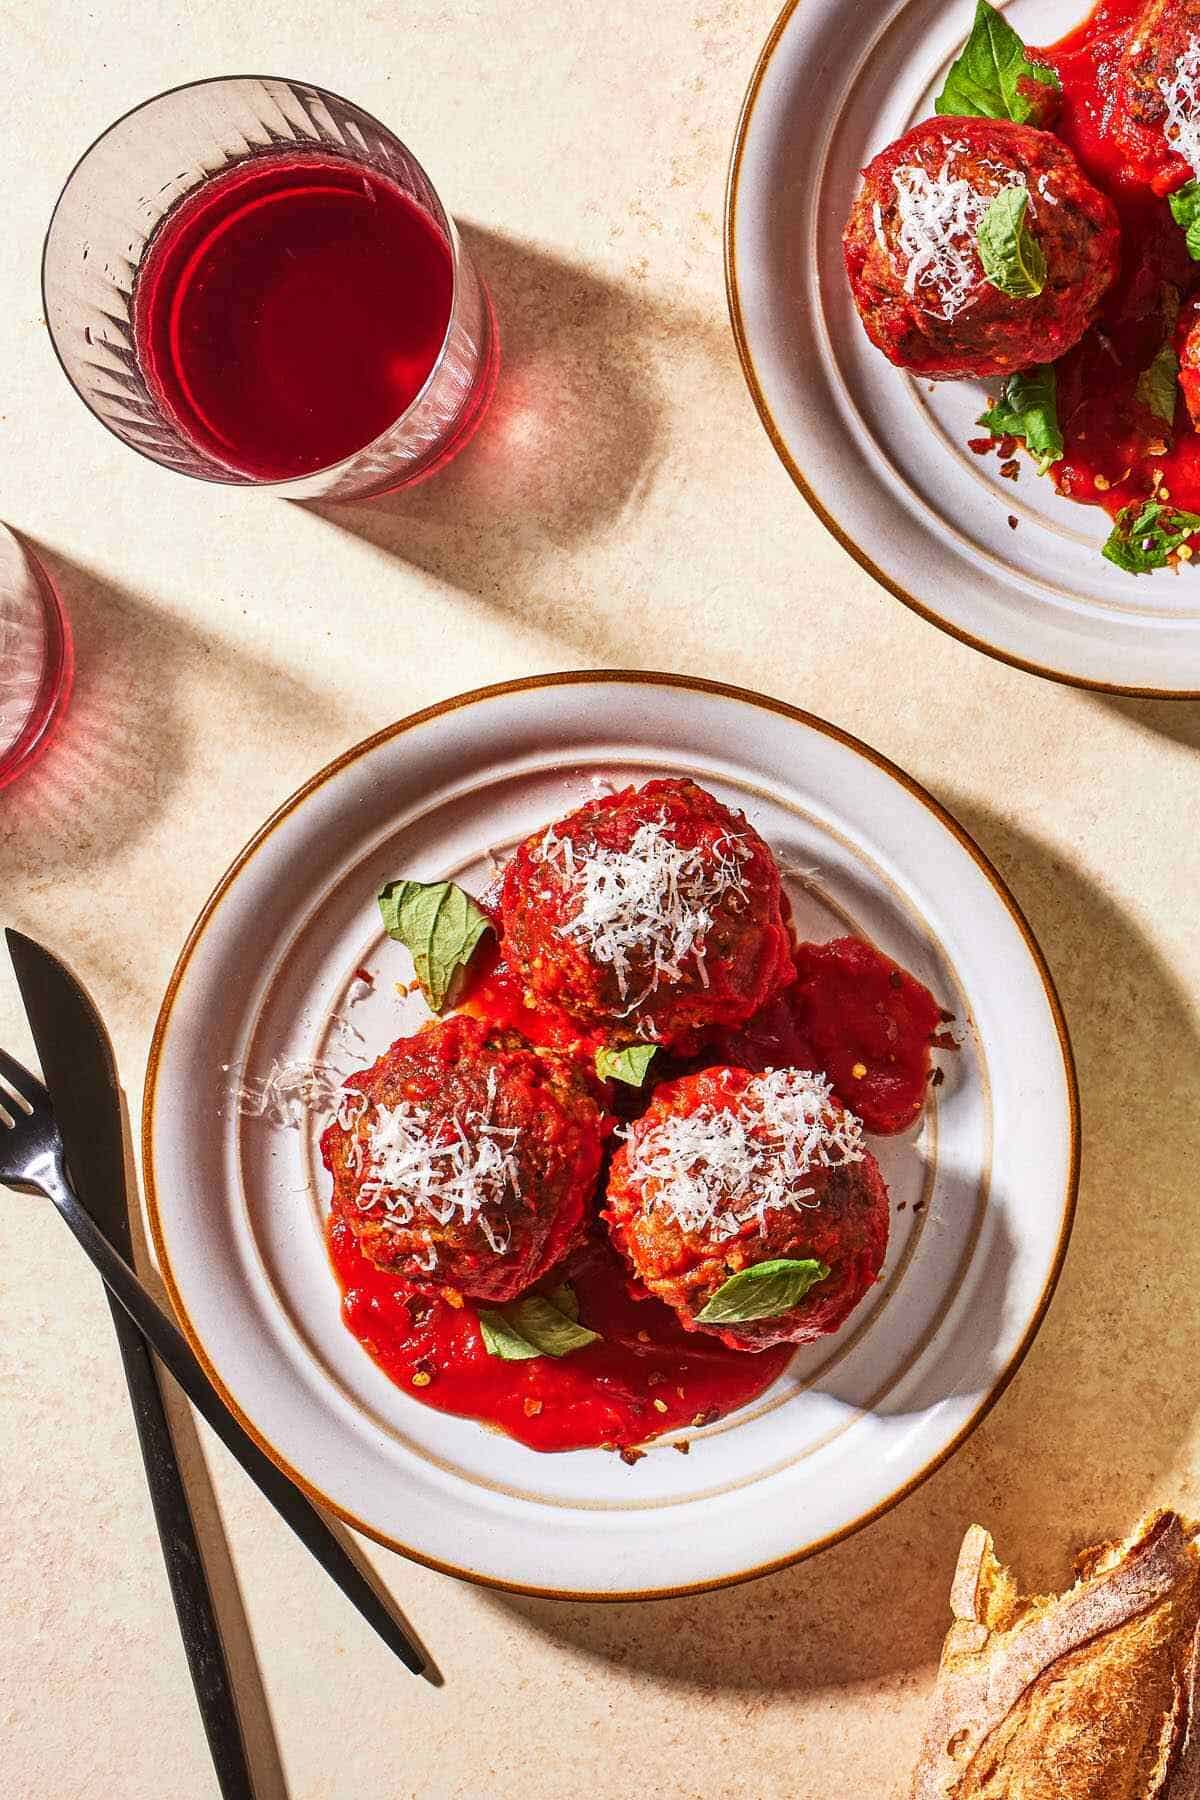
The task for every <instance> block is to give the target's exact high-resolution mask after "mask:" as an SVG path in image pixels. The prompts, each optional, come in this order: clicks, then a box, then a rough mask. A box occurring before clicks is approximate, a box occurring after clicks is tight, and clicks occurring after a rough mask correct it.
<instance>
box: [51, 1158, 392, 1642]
mask: <svg viewBox="0 0 1200 1800" xmlns="http://www.w3.org/2000/svg"><path fill="white" fill-rule="evenodd" d="M39 1182H40V1183H41V1185H42V1189H43V1192H44V1193H45V1194H46V1195H47V1197H48V1198H49V1199H51V1200H52V1201H53V1202H54V1204H55V1206H56V1207H57V1208H58V1211H59V1213H60V1214H61V1216H62V1218H63V1220H64V1222H65V1223H66V1224H67V1225H68V1226H69V1227H70V1229H71V1231H72V1233H73V1234H74V1236H75V1238H76V1240H77V1241H78V1243H79V1244H80V1245H81V1246H82V1247H83V1249H84V1250H85V1251H86V1252H87V1254H88V1256H89V1257H90V1258H91V1260H92V1262H93V1263H94V1264H95V1265H96V1267H97V1269H99V1271H100V1273H101V1275H102V1276H103V1277H104V1280H105V1283H106V1284H107V1286H108V1288H109V1289H110V1291H111V1292H112V1293H113V1294H114V1295H115V1296H116V1298H117V1299H118V1300H119V1301H120V1303H121V1305H122V1306H123V1307H124V1308H125V1311H126V1312H127V1313H128V1314H129V1315H130V1317H131V1318H132V1319H133V1321H134V1324H135V1325H136V1326H137V1328H138V1330H139V1331H140V1332H141V1333H142V1336H143V1337H144V1338H145V1339H146V1341H147V1343H148V1344H149V1345H150V1346H151V1348H152V1349H153V1350H154V1351H155V1352H156V1353H157V1355H158V1357H159V1360H160V1361H161V1362H162V1364H163V1366H164V1367H165V1368H166V1369H167V1370H169V1372H170V1374H171V1375H172V1376H173V1377H174V1379H175V1380H176V1381H177V1382H178V1383H179V1386H180V1387H181V1388H182V1389H183V1391H184V1393H185V1394H186V1395H187V1397H188V1399H189V1400H190V1401H191V1403H192V1405H193V1406H194V1407H195V1408H196V1411H197V1412H198V1413H199V1414H200V1416H201V1418H202V1419H205V1420H207V1422H208V1424H209V1425H210V1426H211V1427H212V1429H213V1431H214V1432H215V1433H216V1435H217V1436H218V1437H219V1438H220V1440H221V1442H222V1443H223V1444H224V1446H225V1448H226V1449H227V1450H228V1451H230V1452H231V1454H232V1455H233V1456H235V1457H236V1458H237V1460H238V1462H239V1463H241V1465H242V1468H243V1469H244V1470H245V1471H246V1473H247V1475H249V1477H250V1479H251V1481H252V1482H253V1483H254V1485H255V1486H256V1487H257V1488H259V1489H260V1490H261V1492H262V1493H263V1494H264V1495H265V1496H266V1498H267V1499H268V1500H269V1501H270V1502H271V1505H272V1506H273V1507H274V1508H275V1511H276V1512H277V1513H278V1514H279V1516H280V1518H281V1519H283V1520H284V1521H285V1523H287V1524H288V1525H290V1526H291V1528H292V1530H293V1531H294V1532H295V1533H296V1536H297V1537H298V1538H299V1539H300V1542H301V1543H302V1544H303V1545H304V1546H305V1547H306V1548H307V1549H308V1550H309V1551H310V1552H311V1553H312V1555H313V1556H315V1557H316V1559H317V1561H318V1562H319V1563H320V1565H321V1567H322V1568H323V1569H324V1571H325V1573H326V1574H327V1575H328V1576H329V1577H330V1578H331V1580H333V1581H335V1582H336V1583H337V1585H338V1587H340V1588H341V1590H342V1592H343V1594H345V1596H346V1598H347V1600H349V1601H350V1603H351V1605H352V1606H355V1607H357V1608H358V1611H359V1612H360V1613H361V1614H362V1616H363V1618H364V1619H365V1620H366V1621H367V1623H368V1624H369V1625H371V1626H372V1627H373V1628H374V1629H375V1630H376V1631H377V1632H378V1633H379V1636H380V1637H381V1638H382V1639H383V1641H384V1643H385V1644H386V1645H387V1646H388V1648H389V1650H391V1651H393V1652H394V1654H395V1655H396V1656H398V1657H399V1658H400V1661H401V1662H402V1663H403V1664H404V1665H405V1667H406V1668H408V1669H411V1670H412V1672H413V1674H414V1675H422V1674H424V1672H425V1669H426V1666H427V1665H426V1661H425V1658H424V1656H423V1655H422V1654H421V1652H420V1651H419V1650H418V1649H417V1647H416V1645H415V1644H413V1643H412V1642H411V1640H410V1639H409V1638H408V1637H407V1636H406V1635H405V1633H404V1631H403V1630H402V1629H401V1627H400V1625H399V1624H398V1622H397V1621H396V1620H395V1619H394V1618H393V1617H392V1614H391V1613H390V1612H389V1611H388V1609H387V1607H386V1606H385V1605H384V1604H383V1601H382V1600H381V1599H380V1598H379V1595H378V1594H377V1593H376V1592H375V1589H374V1588H373V1587H372V1586H371V1583H370V1582H369V1581H368V1580H367V1578H366V1576H365V1575H364V1574H363V1573H362V1571H361V1569H360V1568H359V1567H358V1565H357V1563H355V1562H353V1561H352V1560H351V1558H350V1556H349V1554H348V1553H347V1552H346V1551H345V1550H344V1549H343V1548H342V1546H341V1544H340V1543H339V1542H338V1540H337V1538H335V1537H334V1535H333V1533H332V1531H330V1529H329V1527H328V1525H327V1524H326V1523H325V1521H324V1519H323V1518H322V1517H321V1515H320V1513H319V1512H318V1511H317V1509H316V1507H315V1506H312V1505H311V1504H310V1503H309V1502H308V1501H307V1500H306V1499H305V1497H304V1495H303V1494H302V1493H301V1492H300V1489H299V1488H298V1487H296V1486H295V1485H294V1484H293V1483H292V1482H291V1481H290V1480H289V1479H288V1477H287V1476H286V1475H285V1474H284V1473H283V1471H282V1470H281V1469H280V1468H279V1467H278V1466H277V1465H276V1464H275V1463H273V1462H272V1461H271V1459H270V1457H269V1456H268V1455H267V1454H266V1453H265V1451H262V1450H260V1449H259V1448H258V1445H257V1444H256V1443H254V1441H253V1439H252V1438H250V1437H248V1436H247V1435H246V1433H245V1432H244V1431H243V1430H242V1428H241V1426H240V1425H239V1424H238V1422H237V1420H236V1419H235V1418H234V1416H233V1414H232V1413H231V1412H230V1411H229V1409H228V1407H227V1406H226V1405H225V1402H224V1401H223V1400H222V1399H221V1397H220V1395H219V1394H218V1393H217V1391H216V1389H215V1388H214V1387H213V1385H212V1383H211V1382H210V1381H209V1379H208V1376H207V1375H206V1374H205V1373H204V1370H203V1369H202V1368H201V1367H200V1364H199V1363H198V1362H197V1361H196V1358H195V1356H194V1355H193V1354H192V1351H191V1348H190V1346H189V1345H188V1343H187V1340H186V1339H185V1338H184V1336H183V1334H182V1333H181V1332H180V1330H179V1328H178V1326H176V1325H175V1324H174V1323H173V1322H172V1321H171V1320H170V1319H169V1318H168V1317H167V1315H166V1313H165V1312H164V1311H163V1310H162V1307H161V1306H159V1304H158V1302H157V1300H155V1299H154V1297H153V1296H152V1295H151V1294H150V1292H149V1291H148V1290H147V1289H146V1288H144V1287H143V1286H142V1284H141V1282H140V1281H139V1279H138V1277H137V1276H136V1275H135V1274H134V1272H133V1270H132V1269H131V1268H130V1266H129V1264H128V1263H127V1262H126V1261H125V1258H124V1257H123V1256H122V1255H121V1254H120V1252H119V1251H117V1250H115V1249H114V1248H113V1246H112V1245H111V1244H110V1243H109V1241H108V1239H107V1238H106V1237H105V1235H104V1233H103V1232H102V1231H101V1230H100V1227H99V1226H98V1225H97V1224H96V1222H95V1220H94V1219H93V1218H92V1216H91V1214H90V1213H89V1212H87V1211H86V1210H85V1208H84V1206H83V1204H82V1202H81V1201H80V1200H79V1198H78V1196H77V1195H76V1193H75V1192H74V1190H73V1189H72V1187H71V1186H70V1184H69V1182H68V1181H67V1180H66V1178H65V1176H64V1175H63V1174H62V1173H61V1168H54V1169H51V1168H46V1169H45V1170H43V1171H41V1172H40V1173H39Z"/></svg>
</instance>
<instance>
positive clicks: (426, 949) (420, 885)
mask: <svg viewBox="0 0 1200 1800" xmlns="http://www.w3.org/2000/svg"><path fill="white" fill-rule="evenodd" d="M378 897H379V911H380V913H381V914H382V916H383V925H384V930H385V931H386V932H387V934H388V936H389V937H394V938H395V939H396V940H397V942H398V943H401V944H403V945H404V947H405V948H406V949H407V950H408V951H409V953H410V954H411V956H412V959H413V967H414V969H415V970H416V972H417V980H418V981H419V982H420V984H421V991H422V993H423V994H424V995H425V998H426V1000H428V1002H429V1004H430V1006H431V1007H432V1008H433V1010H434V1012H435V1013H440V1012H444V1011H445V1009H446V1007H447V1005H448V1004H450V1002H451V1001H452V1000H453V999H454V997H455V996H456V994H457V993H458V991H459V989H460V987H461V985H462V976H463V974H464V972H465V970H466V967H467V964H468V963H469V962H470V960H471V958H472V956H473V955H474V953H475V950H476V948H477V947H478V944H479V940H480V938H482V937H483V935H484V933H485V932H488V931H491V930H492V921H491V920H490V919H489V918H488V916H487V914H486V913H485V912H482V911H481V910H480V908H479V907H478V906H476V904H475V902H474V900H472V898H471V896H470V894H467V893H464V892H463V890H462V888H460V887H457V886H456V885H455V883H454V882H453V881H433V882H426V881H389V882H387V883H386V885H385V886H383V887H382V888H380V890H379V896H378Z"/></svg>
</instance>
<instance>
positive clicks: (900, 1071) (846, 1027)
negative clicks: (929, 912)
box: [707, 937, 953, 1137]
mask: <svg viewBox="0 0 1200 1800" xmlns="http://www.w3.org/2000/svg"><path fill="white" fill-rule="evenodd" d="M794 957H795V963H796V980H795V982H794V984H793V985H792V986H791V987H790V988H788V989H787V990H786V991H785V992H784V993H783V994H782V995H780V996H779V997H778V999H776V1000H772V1001H769V1002H768V1004H767V1005H766V1006H764V1007H763V1009H762V1011H761V1012H760V1013H758V1014H757V1015H756V1016H755V1017H754V1018H753V1019H751V1021H750V1023H749V1024H748V1025H745V1026H743V1027H742V1029H741V1030H740V1031H732V1032H727V1033H725V1034H724V1035H723V1038H722V1040H721V1041H720V1042H719V1043H714V1045H713V1046H712V1049H713V1052H714V1054H715V1055H716V1056H718V1057H719V1058H720V1060H721V1061H724V1062H729V1063H732V1064H733V1065H734V1066H735V1067H736V1068H742V1069H756V1070H757V1069H769V1068H779V1067H781V1066H786V1067H791V1068H797V1069H821V1070H823V1071H824V1073H825V1074H826V1075H827V1076H828V1077H829V1083H830V1086H831V1087H832V1088H833V1091H834V1093H835V1094H836V1095H837V1098H838V1099H839V1100H840V1101H841V1103H842V1105H843V1106H845V1107H846V1108H848V1110H849V1111H850V1112H852V1113H857V1115H858V1117H859V1118H860V1119H861V1120H862V1122H863V1125H864V1126H865V1128H866V1129H867V1130H868V1131H872V1132H875V1133H876V1134H877V1135H879V1136H883V1137H890V1136H893V1135H894V1134H895V1133H896V1132H899V1131H907V1130H908V1128H909V1126H910V1125H914V1124H915V1123H916V1121H917V1120H918V1119H919V1118H920V1116H921V1111H922V1109H923V1107H924V1105H925V1096H926V1094H927V1093H928V1091H929V1082H930V1077H931V1075H932V1073H933V1068H932V1056H931V1051H932V1050H934V1049H935V1048H940V1049H950V1048H952V1047H953V1039H952V1038H950V1037H948V1036H947V1034H946V1033H945V1031H944V1029H943V1027H944V1026H946V1025H947V1024H949V1022H950V1015H949V1014H948V1013H945V1012H943V1011H942V1009H941V1007H939V1005H938V1003H937V1001H936V1000H935V999H934V997H933V995H932V994H931V993H930V992H929V989H928V988H927V987H925V986H923V984H922V983H921V982H919V981H918V980H917V978H916V976H915V975H910V974H909V973H908V971H907V970H906V969H902V968H901V967H900V965H899V963H895V962H893V961H892V959H891V957H890V956H885V955H884V954H883V952H882V950H877V949H876V948H875V946H874V945H873V944H868V943H867V942H866V941H865V940H864V939H862V938H853V937H847V938H834V939H832V940H831V941H830V942H829V943H826V944H798V945H797V946H796V949H795V953H794ZM707 1060H708V1061H710V1062H711V1061H712V1060H713V1056H712V1055H710V1056H709V1058H708V1059H707Z"/></svg>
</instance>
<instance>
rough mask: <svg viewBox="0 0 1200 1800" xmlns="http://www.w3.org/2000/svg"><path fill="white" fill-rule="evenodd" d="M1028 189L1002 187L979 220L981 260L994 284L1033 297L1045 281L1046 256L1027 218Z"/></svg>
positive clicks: (1014, 296)
mask: <svg viewBox="0 0 1200 1800" xmlns="http://www.w3.org/2000/svg"><path fill="white" fill-rule="evenodd" d="M1028 210H1029V189H1028V188H1023V187H1008V188H1002V189H1001V190H1000V192H999V193H998V194H997V195H996V198H995V199H994V200H993V201H992V204H991V205H990V206H989V207H988V209H987V211H986V212H985V213H984V215H983V218H982V219H981V220H980V224H979V260H980V262H981V263H982V264H983V272H984V274H985V275H986V276H987V278H988V280H989V281H990V282H991V284H992V286H993V287H994V288H999V290H1000V292H1001V293H1002V294H1008V295H1009V296H1010V298H1012V299H1014V300H1034V299H1036V298H1037V296H1038V295H1039V294H1040V293H1041V291H1042V289H1043V288H1044V287H1045V285H1046V257H1045V253H1044V251H1043V250H1042V246H1041V245H1040V244H1039V243H1038V241H1037V239H1036V238H1035V237H1034V235H1033V233H1032V232H1031V231H1030V229H1029V226H1028V224H1027V222H1026V218H1025V215H1026V213H1027V212H1028Z"/></svg>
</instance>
